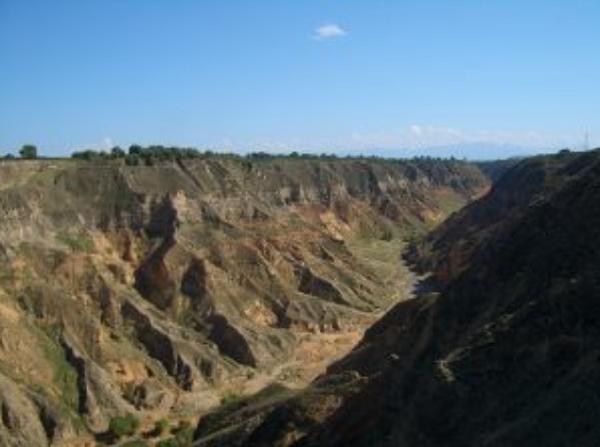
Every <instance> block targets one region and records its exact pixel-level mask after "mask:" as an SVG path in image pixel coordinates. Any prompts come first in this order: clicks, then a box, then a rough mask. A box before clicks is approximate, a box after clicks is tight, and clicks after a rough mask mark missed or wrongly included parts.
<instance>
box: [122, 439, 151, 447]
mask: <svg viewBox="0 0 600 447" xmlns="http://www.w3.org/2000/svg"><path fill="white" fill-rule="evenodd" d="M148 445H149V444H148V443H147V442H146V441H143V440H142V439H134V440H132V441H127V442H124V443H123V444H121V447H148Z"/></svg>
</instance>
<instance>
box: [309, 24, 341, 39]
mask: <svg viewBox="0 0 600 447" xmlns="http://www.w3.org/2000/svg"><path fill="white" fill-rule="evenodd" d="M346 34H348V33H347V32H346V30H345V29H343V28H342V27H341V26H339V25H336V24H335V23H327V24H325V25H322V26H320V27H318V28H317V29H315V31H314V34H313V37H314V38H315V39H317V40H325V39H332V38H335V37H344V36H345V35H346Z"/></svg>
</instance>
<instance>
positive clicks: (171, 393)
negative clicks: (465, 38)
mask: <svg viewBox="0 0 600 447" xmlns="http://www.w3.org/2000/svg"><path fill="white" fill-rule="evenodd" d="M487 187H488V182H487V180H486V178H485V177H484V176H483V175H482V174H481V172H480V171H479V170H478V169H477V168H475V167H473V166H471V165H468V164H464V163H458V162H446V163H439V164H437V165H430V164H428V163H425V162H423V163H399V162H398V163H381V162H362V161H345V160H340V161H334V162H323V161H310V160H289V159H288V160H286V159H282V160H272V161H268V162H262V161H261V162H255V163H252V162H249V161H239V160H228V159H221V158H208V159H203V160H194V161H187V162H181V163H161V164H158V165H155V166H136V167H128V166H124V165H122V164H119V163H118V162H104V163H94V162H74V161H70V160H56V161H18V162H3V163H2V164H1V165H0V269H1V270H0V275H1V278H0V295H1V297H2V299H1V302H0V380H1V381H3V383H5V385H6V386H2V387H1V389H2V390H1V394H0V407H1V409H2V419H1V421H0V422H1V423H0V439H1V440H2V441H3V443H4V444H6V445H13V444H14V445H20V444H23V443H25V444H28V443H29V444H30V445H45V444H50V443H53V444H57V445H58V444H61V443H66V444H68V443H73V442H75V441H73V440H74V439H77V437H78V436H82V437H84V438H85V436H86V433H88V432H90V431H91V432H96V433H99V432H102V431H103V430H105V429H106V427H107V423H108V419H109V418H110V417H111V416H114V415H120V414H125V413H133V414H139V415H140V416H142V417H148V418H149V420H152V419H157V418H160V417H164V416H172V415H181V416H182V417H185V416H186V415H189V414H198V413H200V412H202V411H203V410H204V409H207V408H210V407H212V406H214V405H215V404H217V403H218V402H219V401H220V399H221V396H222V394H223V390H230V389H232V387H234V386H236V384H237V385H241V384H244V383H246V382H248V381H249V380H251V379H252V378H253V377H254V376H255V375H256V374H257V372H261V371H269V370H271V369H273V368H276V367H277V366H278V365H281V364H283V363H285V362H286V361H287V360H289V359H290V358H291V357H292V355H294V353H295V352H296V351H297V349H298V346H299V344H300V343H301V341H302V339H303V337H305V334H311V333H315V332H316V333H327V332H331V333H341V332H344V331H352V330H354V329H355V328H360V327H363V326H364V325H365V324H367V323H368V322H369V321H371V320H372V319H373V315H374V314H375V313H377V312H380V311H382V310H384V309H386V308H387V307H389V306H390V305H391V304H392V303H393V302H395V301H396V300H397V299H398V298H399V297H398V294H397V293H395V291H394V290H393V287H392V286H393V285H394V284H396V282H395V281H390V280H389V278H386V277H385V275H382V274H381V272H380V271H379V269H378V268H374V266H373V264H371V263H369V262H367V261H366V260H365V259H364V258H361V257H360V256H357V247H358V248H361V247H363V248H364V246H365V245H366V244H368V243H370V241H379V242H378V243H381V244H386V243H387V241H390V240H391V242H390V243H393V241H395V240H398V239H399V238H400V237H403V236H406V235H409V234H412V233H419V232H423V231H424V230H426V229H427V228H430V227H432V226H433V225H435V224H436V223H438V222H439V221H441V220H442V219H443V218H445V217H446V216H447V215H448V214H449V213H450V212H451V211H454V210H456V209H457V208H459V207H460V206H462V205H463V204H465V203H466V202H468V201H469V200H470V199H472V198H474V197H476V196H478V195H480V194H482V193H483V192H484V191H485V190H486V188H487ZM32 437H34V438H35V441H32V439H33V438H32ZM82 439H83V438H82Z"/></svg>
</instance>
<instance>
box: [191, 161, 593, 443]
mask: <svg viewBox="0 0 600 447" xmlns="http://www.w3.org/2000/svg"><path fill="white" fill-rule="evenodd" d="M599 243H600V151H599V150H597V151H592V152H589V153H584V154H561V155H558V156H548V157H536V158H533V159H530V160H526V161H524V162H522V163H520V164H519V165H518V166H516V167H514V168H513V169H511V170H510V171H508V172H507V173H506V174H505V175H504V176H503V177H502V179H501V180H500V181H499V182H498V183H497V184H496V186H495V187H494V189H493V190H492V191H491V192H490V193H489V194H488V195H487V196H485V197H484V198H482V199H481V200H479V201H477V202H475V203H473V204H471V205H470V206H468V207H466V208H465V209H463V210H462V211H461V212H459V213H458V214H456V215H455V216H454V217H452V218H451V219H449V220H448V221H447V222H446V223H444V224H443V225H442V226H441V227H439V228H438V229H437V230H436V231H434V232H433V233H432V234H431V235H430V237H429V238H427V239H426V240H425V242H423V243H422V244H420V245H419V246H418V247H417V248H416V249H415V250H414V251H413V252H412V254H411V256H412V257H413V259H414V260H416V261H419V262H420V265H422V266H424V267H425V268H433V269H434V273H435V277H436V278H437V279H438V280H439V281H440V283H441V285H440V287H441V288H440V293H429V294H426V295H423V296H420V297H418V298H416V299H414V300H409V301H406V302H403V303H400V304H398V305H397V306H396V307H394V308H393V309H392V310H391V311H390V312H389V313H388V314H387V315H386V316H385V317H384V318H383V319H382V320H380V321H379V322H378V323H376V324H375V325H374V326H373V327H372V328H371V329H370V330H369V331H368V332H367V334H366V336H365V338H364V340H363V341H362V342H361V344H360V345H359V346H358V347H357V348H356V349H355V350H354V351H353V352H352V353H351V354H350V355H349V356H347V357H346V358H345V359H343V360H342V361H340V362H338V363H336V364H334V365H333V366H332V367H331V368H330V369H329V372H328V374H327V377H328V378H330V379H333V378H335V377H337V376H339V375H340V374H347V373H348V372H350V371H355V372H356V373H357V374H359V375H360V376H361V377H363V378H364V381H365V383H364V384H363V385H362V386H361V388H360V390H359V391H358V392H357V393H354V394H350V395H348V394H345V393H344V392H343V389H338V392H337V395H338V396H344V402H343V403H341V404H340V405H337V406H335V407H334V408H333V409H330V410H329V411H326V412H325V413H324V414H322V415H321V417H320V418H317V419H313V420H310V419H308V418H306V414H307V411H308V410H307V409H310V408H315V407H316V408H325V407H326V405H325V403H324V400H323V398H322V397H318V396H317V397H314V396H313V397H312V398H310V399H309V402H310V404H308V405H307V403H306V402H303V399H304V400H306V399H307V395H300V396H299V397H294V398H292V399H287V400H285V401H284V403H280V404H279V405H276V406H275V409H273V408H271V409H269V410H266V411H265V413H266V414H262V415H261V418H262V419H261V421H264V422H262V423H261V422H259V423H258V424H257V425H256V427H254V428H252V429H251V430H250V433H248V434H246V435H243V436H242V435H240V434H241V433H242V432H238V433H237V434H238V435H239V436H238V440H239V441H237V442H236V443H235V444H232V445H248V446H250V445H252V446H266V445H278V446H286V445H294V446H298V447H299V446H303V447H306V446H323V445H327V446H334V447H335V446H348V445H352V446H390V447H391V446H414V445H419V446H431V447H434V446H441V445H444V446H457V447H458V446H465V445H469V446H507V445H510V446H531V445H544V446H566V445H578V446H590V447H591V446H595V445H598V442H599V441H600V426H599V425H598V423H597V421H598V418H599V417H600V392H599V390H600V388H599V387H598V386H597V384H598V380H600V362H599V361H598V359H599V358H600V357H599V356H600V348H599V347H600V331H599V329H598V328H599V326H598V321H599V318H600V305H599V303H600V301H599V300H598V297H599V296H600V275H599V274H598V266H599V265H600V252H599V251H598V250H597V248H596V247H598V244H599ZM315 387H316V388H317V389H318V384H316V385H315V386H313V388H315ZM335 389H336V388H335V387H333V390H335ZM331 392H334V393H335V391H331ZM286 409H287V410H286ZM290 409H291V410H292V411H290ZM284 410H285V411H284ZM201 425H202V423H201ZM201 425H200V427H199V433H198V434H199V436H200V435H202V436H204V439H205V440H207V441H206V443H205V444H200V445H211V444H210V442H208V440H209V439H210V438H208V437H206V431H203V430H200V428H201ZM213 425H216V423H215V422H213ZM202 442H204V441H202Z"/></svg>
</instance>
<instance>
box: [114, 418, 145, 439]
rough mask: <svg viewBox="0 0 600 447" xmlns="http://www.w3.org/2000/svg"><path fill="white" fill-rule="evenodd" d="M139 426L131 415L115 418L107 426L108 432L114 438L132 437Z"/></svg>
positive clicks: (137, 421) (137, 420)
mask: <svg viewBox="0 0 600 447" xmlns="http://www.w3.org/2000/svg"><path fill="white" fill-rule="evenodd" d="M139 426H140V421H139V419H138V418H137V417H135V416H134V415H132V414H127V415H125V416H115V417H114V418H112V419H111V420H110V422H109V424H108V429H109V431H110V432H111V433H112V434H113V435H114V436H115V437H116V438H121V437H123V436H131V435H133V434H134V433H135V432H136V431H137V429H138V428H139Z"/></svg>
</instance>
